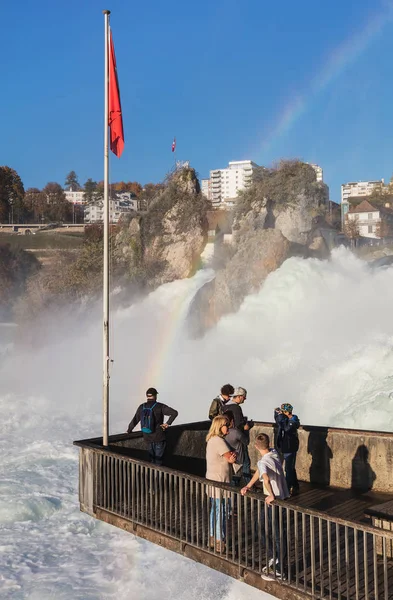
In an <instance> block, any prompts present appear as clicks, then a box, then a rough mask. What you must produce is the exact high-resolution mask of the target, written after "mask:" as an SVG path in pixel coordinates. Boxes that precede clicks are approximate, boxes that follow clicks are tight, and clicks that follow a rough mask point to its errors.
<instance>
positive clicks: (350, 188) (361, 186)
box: [341, 179, 385, 202]
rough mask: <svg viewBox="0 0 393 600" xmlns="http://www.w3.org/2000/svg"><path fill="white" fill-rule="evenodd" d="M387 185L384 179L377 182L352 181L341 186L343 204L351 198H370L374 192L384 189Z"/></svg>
mask: <svg viewBox="0 0 393 600" xmlns="http://www.w3.org/2000/svg"><path fill="white" fill-rule="evenodd" d="M384 185H385V180H384V179H378V180H377V181H350V182H349V183H343V184H342V186H341V202H347V201H348V200H349V198H361V197H367V196H370V195H371V194H372V193H373V191H374V190H377V189H382V188H383V187H384Z"/></svg>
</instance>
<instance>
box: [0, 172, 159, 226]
mask: <svg viewBox="0 0 393 600" xmlns="http://www.w3.org/2000/svg"><path fill="white" fill-rule="evenodd" d="M159 185H160V184H158V185H156V184H152V183H148V184H146V185H145V187H144V188H142V185H141V184H140V183H139V182H137V181H128V182H126V181H119V182H117V183H112V184H111V185H110V193H111V194H112V195H113V196H114V195H116V193H119V192H130V193H132V194H133V195H134V196H136V197H138V198H140V199H141V203H142V208H144V207H145V205H146V204H147V203H148V202H149V198H150V197H152V196H153V195H154V191H155V190H156V189H157V187H159ZM66 190H72V191H83V201H84V202H85V203H86V204H91V203H93V202H95V201H100V200H102V199H103V197H104V182H103V181H98V182H97V181H94V180H93V179H90V178H89V179H88V180H87V181H86V182H85V183H84V184H83V185H80V183H79V180H78V176H77V174H76V173H75V171H70V172H69V173H68V175H67V176H66V178H65V182H64V187H63V186H61V185H60V184H59V183H57V182H54V181H50V182H48V183H47V184H46V186H45V187H44V188H42V189H39V188H35V187H31V188H28V189H27V190H25V188H24V185H23V182H22V179H21V177H20V176H19V174H18V173H17V172H16V171H15V169H12V168H11V167H8V166H0V223H32V222H34V223H43V224H44V223H51V222H63V223H83V220H84V212H83V206H81V205H78V204H73V203H72V202H69V201H68V200H67V198H66V195H65V191H66Z"/></svg>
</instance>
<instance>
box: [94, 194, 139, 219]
mask: <svg viewBox="0 0 393 600" xmlns="http://www.w3.org/2000/svg"><path fill="white" fill-rule="evenodd" d="M138 209H139V206H138V199H137V198H136V197H135V196H133V194H131V193H130V192H122V193H118V194H117V197H116V199H114V200H109V221H110V223H118V222H119V220H120V218H121V217H122V215H124V214H127V213H131V212H136V211H137V210H138ZM84 214H85V219H84V220H85V223H103V221H104V201H103V200H97V201H96V202H91V203H90V204H88V205H86V206H85V211H84Z"/></svg>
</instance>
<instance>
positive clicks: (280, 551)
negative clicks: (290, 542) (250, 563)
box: [261, 505, 287, 571]
mask: <svg viewBox="0 0 393 600" xmlns="http://www.w3.org/2000/svg"><path fill="white" fill-rule="evenodd" d="M266 508H267V511H266V512H267V523H268V524H267V535H268V543H269V548H268V558H273V544H274V546H275V549H276V552H275V554H276V556H275V558H276V562H277V565H280V564H281V560H282V562H283V567H284V571H286V567H287V565H286V558H287V513H286V510H285V509H282V513H281V514H282V529H281V537H280V513H279V508H278V506H273V505H270V506H268V505H266ZM273 510H274V511H275V512H274V519H275V522H274V527H273ZM265 523H266V520H265V507H263V509H262V513H261V537H262V543H263V545H264V546H265V547H266V525H265ZM281 538H282V548H281Z"/></svg>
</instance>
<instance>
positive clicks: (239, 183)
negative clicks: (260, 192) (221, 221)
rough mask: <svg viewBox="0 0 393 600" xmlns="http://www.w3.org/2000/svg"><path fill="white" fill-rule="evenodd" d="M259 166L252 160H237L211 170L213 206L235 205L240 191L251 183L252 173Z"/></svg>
mask: <svg viewBox="0 0 393 600" xmlns="http://www.w3.org/2000/svg"><path fill="white" fill-rule="evenodd" d="M257 167H258V165H257V164H256V163H254V162H253V161H252V160H237V161H231V162H230V163H229V164H228V167H226V168H225V169H215V170H213V171H210V200H211V202H212V204H213V206H214V207H216V208H217V207H219V206H225V205H226V206H233V205H234V204H235V202H236V197H237V195H238V193H239V192H240V191H241V190H244V189H246V188H247V187H249V186H250V185H251V183H252V174H253V171H254V170H255V169H256V168H257ZM205 188H206V184H205Z"/></svg>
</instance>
